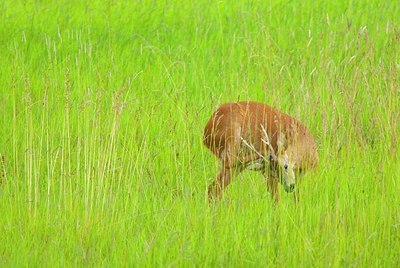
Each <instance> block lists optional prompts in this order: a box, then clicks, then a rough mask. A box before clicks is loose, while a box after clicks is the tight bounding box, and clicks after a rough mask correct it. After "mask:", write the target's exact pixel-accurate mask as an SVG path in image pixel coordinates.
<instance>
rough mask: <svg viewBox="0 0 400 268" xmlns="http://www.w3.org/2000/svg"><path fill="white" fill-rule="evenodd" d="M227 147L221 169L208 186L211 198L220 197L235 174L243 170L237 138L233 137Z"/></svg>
mask: <svg viewBox="0 0 400 268" xmlns="http://www.w3.org/2000/svg"><path fill="white" fill-rule="evenodd" d="M225 148H226V149H225V152H224V153H223V156H222V167H221V171H220V172H219V173H218V175H217V178H216V179H215V180H214V181H213V182H212V183H211V184H210V186H209V187H208V197H209V199H210V200H211V199H213V198H220V197H221V196H222V192H223V191H224V189H225V188H226V187H228V185H229V183H230V182H231V181H232V179H233V178H234V176H235V175H237V174H238V173H240V172H241V171H242V170H243V167H242V164H241V162H240V161H239V157H238V150H239V144H238V142H237V139H232V140H231V142H229V143H228V144H227V146H226V147H225Z"/></svg>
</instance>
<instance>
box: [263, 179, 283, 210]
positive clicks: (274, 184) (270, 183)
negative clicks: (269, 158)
mask: <svg viewBox="0 0 400 268" xmlns="http://www.w3.org/2000/svg"><path fill="white" fill-rule="evenodd" d="M271 173H272V172H270V173H269V174H268V175H266V174H265V173H263V175H264V177H266V178H267V189H268V191H269V192H270V193H271V196H272V198H273V199H274V200H275V203H279V200H280V198H279V180H278V179H277V178H276V177H275V176H274V175H273V174H271Z"/></svg>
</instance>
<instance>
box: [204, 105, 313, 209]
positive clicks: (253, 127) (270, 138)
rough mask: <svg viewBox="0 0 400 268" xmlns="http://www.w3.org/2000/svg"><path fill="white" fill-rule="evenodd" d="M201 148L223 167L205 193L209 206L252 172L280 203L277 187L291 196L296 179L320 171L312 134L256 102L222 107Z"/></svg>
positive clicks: (304, 127)
mask: <svg viewBox="0 0 400 268" xmlns="http://www.w3.org/2000/svg"><path fill="white" fill-rule="evenodd" d="M203 144H204V145H205V147H207V148H208V149H209V150H210V151H211V152H212V153H213V154H214V155H215V156H216V157H217V158H219V159H220V160H221V164H222V165H221V171H220V172H219V173H218V174H217V177H216V179H215V180H214V181H213V182H212V183H211V184H210V185H209V187H208V197H209V200H214V199H220V198H221V196H222V192H223V191H224V189H225V188H227V186H228V185H229V183H230V182H231V180H232V178H234V176H235V175H238V174H239V173H240V172H242V171H243V170H253V171H258V172H261V173H262V175H263V176H264V178H266V180H267V189H268V191H269V192H270V195H271V197H272V198H273V199H274V200H275V202H276V203H279V200H280V196H279V184H280V183H281V184H282V185H283V187H284V189H285V191H286V192H288V193H291V192H295V189H296V176H298V177H300V176H301V175H302V174H304V172H305V171H308V170H312V169H315V168H316V167H317V165H318V146H317V142H316V140H315V138H314V137H313V135H312V134H311V133H310V130H309V129H308V128H307V127H306V126H305V125H303V124H302V123H300V122H299V121H298V120H297V119H295V118H294V117H292V116H290V115H288V114H285V113H283V112H281V111H279V110H277V109H275V108H272V107H270V106H268V105H266V104H263V103H259V102H252V101H242V102H229V103H225V104H222V105H220V106H219V108H217V109H216V110H215V112H214V113H213V114H212V116H211V118H210V119H209V121H208V123H207V125H206V126H205V128H204V133H203ZM295 200H296V201H297V198H296V195H295Z"/></svg>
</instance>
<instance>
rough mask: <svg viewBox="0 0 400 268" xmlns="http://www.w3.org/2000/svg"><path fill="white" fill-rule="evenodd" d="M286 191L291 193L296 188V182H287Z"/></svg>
mask: <svg viewBox="0 0 400 268" xmlns="http://www.w3.org/2000/svg"><path fill="white" fill-rule="evenodd" d="M284 188H285V191H286V192H288V193H291V192H293V191H294V189H295V188H296V185H295V184H294V183H291V184H285V185H284Z"/></svg>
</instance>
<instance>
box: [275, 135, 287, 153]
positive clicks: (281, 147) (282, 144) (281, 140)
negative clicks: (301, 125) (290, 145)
mask: <svg viewBox="0 0 400 268" xmlns="http://www.w3.org/2000/svg"><path fill="white" fill-rule="evenodd" d="M277 145H278V155H281V154H283V153H284V152H285V150H286V148H287V140H286V136H285V134H283V133H281V134H279V136H278V140H277Z"/></svg>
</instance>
